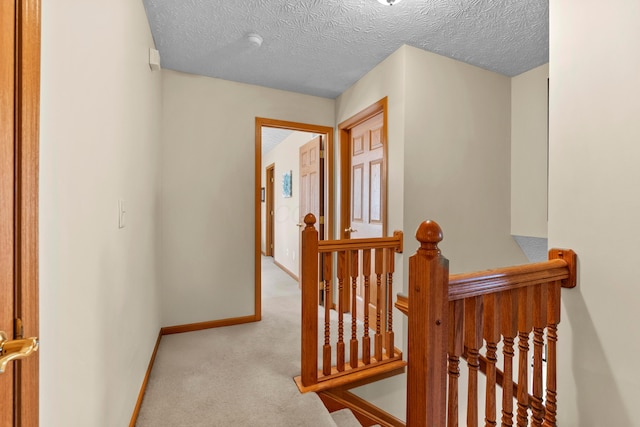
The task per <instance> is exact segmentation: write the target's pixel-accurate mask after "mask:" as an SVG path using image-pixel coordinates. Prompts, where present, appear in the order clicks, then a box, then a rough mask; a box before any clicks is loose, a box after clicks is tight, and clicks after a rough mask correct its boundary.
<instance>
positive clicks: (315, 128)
mask: <svg viewBox="0 0 640 427" xmlns="http://www.w3.org/2000/svg"><path fill="white" fill-rule="evenodd" d="M263 127H271V128H277V129H291V130H294V131H300V132H312V133H318V134H324V135H326V137H327V145H326V156H325V159H326V163H327V187H328V188H327V201H328V204H327V207H326V208H327V209H326V212H327V220H328V227H327V235H328V236H333V235H334V234H333V233H334V231H333V229H334V218H333V206H334V204H333V203H334V183H333V182H334V177H333V175H334V173H333V163H334V160H333V159H334V148H333V137H334V135H333V134H334V129H333V127H330V126H321V125H313V124H307V123H298V122H289V121H285V120H276V119H267V118H264V117H256V121H255V172H254V173H255V175H254V177H255V194H254V216H255V219H254V224H255V227H254V229H255V236H254V239H255V250H254V266H255V267H254V268H255V321H259V320H260V319H262V273H261V267H260V266H261V262H262V248H261V246H262V245H261V242H262V221H261V204H262V201H261V197H260V196H261V194H260V193H261V191H260V189H261V187H262V128H263Z"/></svg>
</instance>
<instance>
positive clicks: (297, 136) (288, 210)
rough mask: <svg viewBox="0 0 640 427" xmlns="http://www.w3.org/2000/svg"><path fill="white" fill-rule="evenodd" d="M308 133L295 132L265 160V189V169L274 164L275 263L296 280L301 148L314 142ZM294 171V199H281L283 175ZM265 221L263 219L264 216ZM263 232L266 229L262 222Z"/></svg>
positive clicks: (298, 257) (298, 252) (267, 155)
mask: <svg viewBox="0 0 640 427" xmlns="http://www.w3.org/2000/svg"><path fill="white" fill-rule="evenodd" d="M312 137H313V134H312V133H309V132H294V133H292V134H291V135H289V136H288V137H287V138H285V139H284V140H283V141H282V142H281V143H280V144H278V145H277V146H275V147H274V148H273V150H271V151H269V152H268V153H266V154H265V155H264V157H263V159H262V165H263V167H262V185H263V186H266V181H265V168H266V167H267V166H269V165H271V164H275V168H274V172H275V183H274V195H273V202H274V212H275V220H274V240H275V245H274V246H275V251H274V256H273V259H274V260H275V261H276V262H277V263H279V264H280V265H281V266H283V267H284V268H286V269H287V270H289V272H290V273H292V274H294V275H295V276H299V274H300V229H299V228H298V227H297V225H296V224H298V223H300V222H301V221H300V219H301V218H300V147H301V146H303V145H304V144H306V143H307V142H309V141H311V139H312ZM288 171H291V173H292V177H293V182H292V185H291V188H292V189H291V197H283V196H282V175H283V174H284V173H285V172H288ZM263 218H264V216H263ZM263 228H266V225H264V221H263Z"/></svg>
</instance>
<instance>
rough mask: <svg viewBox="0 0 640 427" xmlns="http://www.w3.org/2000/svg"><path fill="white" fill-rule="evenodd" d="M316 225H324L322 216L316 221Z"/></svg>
mask: <svg viewBox="0 0 640 427" xmlns="http://www.w3.org/2000/svg"><path fill="white" fill-rule="evenodd" d="M318 224H324V215H322V216H321V217H320V219H319V220H318Z"/></svg>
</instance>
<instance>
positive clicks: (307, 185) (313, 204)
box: [298, 136, 324, 299]
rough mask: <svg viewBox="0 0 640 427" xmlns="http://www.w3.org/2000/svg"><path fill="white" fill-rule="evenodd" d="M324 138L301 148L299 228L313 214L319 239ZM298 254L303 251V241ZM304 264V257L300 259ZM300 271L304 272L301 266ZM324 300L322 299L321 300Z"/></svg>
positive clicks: (317, 138)
mask: <svg viewBox="0 0 640 427" xmlns="http://www.w3.org/2000/svg"><path fill="white" fill-rule="evenodd" d="M322 150H323V141H322V136H317V137H315V138H313V139H312V140H311V141H309V142H307V143H305V144H304V145H302V146H301V147H300V199H299V202H298V203H299V214H298V215H299V221H298V226H299V227H303V225H304V217H305V216H306V215H307V214H308V213H312V214H314V215H315V217H316V228H317V229H318V238H319V239H320V240H322V239H323V238H324V161H323V160H324V159H323V156H322V154H321V153H322ZM299 249H300V250H299V251H298V253H299V254H300V253H301V251H302V239H301V240H300V247H299ZM300 260H301V262H302V257H300ZM299 271H300V272H301V271H302V266H300V269H299ZM321 299H322V298H321Z"/></svg>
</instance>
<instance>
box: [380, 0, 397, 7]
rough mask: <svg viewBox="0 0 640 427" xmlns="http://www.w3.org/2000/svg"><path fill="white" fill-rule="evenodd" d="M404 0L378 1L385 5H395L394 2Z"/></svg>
mask: <svg viewBox="0 0 640 427" xmlns="http://www.w3.org/2000/svg"><path fill="white" fill-rule="evenodd" d="M401 1H402V0H378V3H380V4H383V5H385V6H393V5H394V4H398V3H400V2H401Z"/></svg>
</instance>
